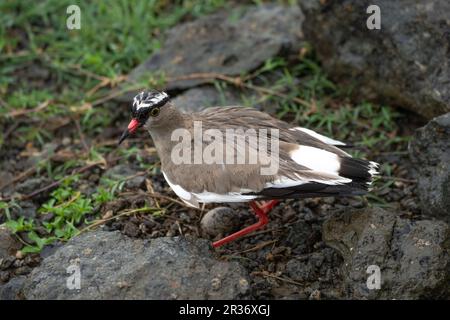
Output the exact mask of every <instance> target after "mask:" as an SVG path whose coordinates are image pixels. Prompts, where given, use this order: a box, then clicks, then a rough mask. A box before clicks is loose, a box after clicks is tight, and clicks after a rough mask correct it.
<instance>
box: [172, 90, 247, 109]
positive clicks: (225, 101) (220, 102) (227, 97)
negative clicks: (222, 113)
mask: <svg viewBox="0 0 450 320" xmlns="http://www.w3.org/2000/svg"><path fill="white" fill-rule="evenodd" d="M172 102H173V104H174V105H175V106H177V107H178V108H179V109H181V110H183V111H185V112H197V111H201V110H203V109H205V108H207V107H216V106H232V105H240V104H241V102H242V100H241V99H240V98H239V95H238V93H237V92H234V91H232V90H226V91H225V92H223V93H221V92H219V91H218V90H217V89H216V88H214V87H212V86H201V87H198V88H192V89H189V90H187V91H185V92H183V93H182V94H180V95H178V96H176V97H175V98H174V99H172Z"/></svg>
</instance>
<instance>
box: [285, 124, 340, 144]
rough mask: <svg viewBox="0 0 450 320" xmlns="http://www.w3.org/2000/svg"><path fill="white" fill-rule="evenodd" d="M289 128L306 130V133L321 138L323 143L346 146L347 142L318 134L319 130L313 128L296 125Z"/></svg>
mask: <svg viewBox="0 0 450 320" xmlns="http://www.w3.org/2000/svg"><path fill="white" fill-rule="evenodd" d="M289 130H297V131H302V132H304V133H306V134H309V135H310V136H311V137H313V138H316V139H317V140H320V141H322V142H323V143H326V144H330V145H333V146H345V143H343V142H341V141H338V140H334V139H331V138H328V137H325V136H323V135H321V134H318V133H317V132H315V131H312V130H310V129H307V128H302V127H295V128H291V129H289Z"/></svg>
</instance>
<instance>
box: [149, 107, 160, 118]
mask: <svg viewBox="0 0 450 320" xmlns="http://www.w3.org/2000/svg"><path fill="white" fill-rule="evenodd" d="M158 114H159V108H153V109H152V110H150V115H151V116H152V117H156V116H158Z"/></svg>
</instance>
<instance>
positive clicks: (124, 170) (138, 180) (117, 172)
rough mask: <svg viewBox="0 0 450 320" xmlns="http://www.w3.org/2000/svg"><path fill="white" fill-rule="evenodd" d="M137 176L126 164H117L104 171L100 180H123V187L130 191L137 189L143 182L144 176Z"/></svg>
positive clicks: (136, 171)
mask: <svg viewBox="0 0 450 320" xmlns="http://www.w3.org/2000/svg"><path fill="white" fill-rule="evenodd" d="M137 174H138V170H137V169H135V168H132V167H130V166H129V165H126V164H118V165H116V166H114V167H112V168H110V169H108V170H107V171H105V173H104V174H103V176H102V178H103V179H104V178H106V179H112V180H125V187H127V188H130V189H132V188H139V187H140V186H142V185H143V184H144V182H145V176H144V175H137Z"/></svg>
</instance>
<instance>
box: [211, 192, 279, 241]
mask: <svg viewBox="0 0 450 320" xmlns="http://www.w3.org/2000/svg"><path fill="white" fill-rule="evenodd" d="M277 203H278V200H271V201H267V202H266V203H264V204H263V205H262V206H259V205H258V204H257V203H256V202H255V201H252V202H250V207H251V208H252V209H253V211H254V212H255V214H256V215H257V216H258V222H256V223H254V224H252V225H251V226H248V227H246V228H244V229H242V230H239V231H238V232H235V233H233V234H230V235H229V236H227V237H225V238H223V239H220V240H218V241H216V242H214V243H213V247H214V248H217V247H220V246H223V245H224V244H226V243H228V242H231V241H233V240H236V239H237V238H240V237H242V236H244V235H246V234H248V233H250V232H253V231H255V230H257V229H259V228H262V227H263V226H265V225H266V224H267V223H268V222H269V218H268V217H267V213H268V212H269V211H270V210H271V209H272V208H273V207H274V206H275V205H276V204H277Z"/></svg>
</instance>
